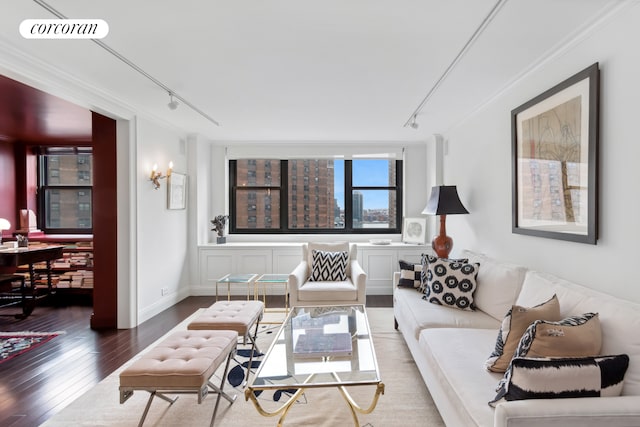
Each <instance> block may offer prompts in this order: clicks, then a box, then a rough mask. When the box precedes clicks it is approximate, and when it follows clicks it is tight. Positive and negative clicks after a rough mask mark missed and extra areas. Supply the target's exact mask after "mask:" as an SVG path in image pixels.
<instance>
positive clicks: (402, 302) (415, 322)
mask: <svg viewBox="0 0 640 427" xmlns="http://www.w3.org/2000/svg"><path fill="white" fill-rule="evenodd" d="M393 313H394V316H395V317H396V320H397V321H398V323H399V324H400V327H401V329H403V331H404V332H405V333H411V335H412V336H413V337H414V339H415V340H418V335H419V334H420V331H421V330H423V329H425V328H457V327H458V328H484V329H493V330H494V337H493V339H492V342H494V341H495V330H496V329H498V327H499V326H500V322H498V321H497V320H496V319H494V318H493V317H491V316H489V315H488V314H487V313H483V312H482V311H478V310H476V311H464V310H452V309H450V308H447V307H443V306H440V305H436V304H429V303H428V302H426V301H424V300H423V299H422V298H420V294H419V293H417V292H416V291H415V290H413V289H410V288H398V287H396V288H395V289H394V293H393ZM405 328H407V329H409V330H406V329H405ZM485 357H486V355H485Z"/></svg>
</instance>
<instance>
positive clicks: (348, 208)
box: [228, 159, 403, 235]
mask: <svg viewBox="0 0 640 427" xmlns="http://www.w3.org/2000/svg"><path fill="white" fill-rule="evenodd" d="M238 160H240V159H232V160H229V189H228V197H229V207H230V213H231V214H230V215H229V233H230V234H337V235H342V234H398V233H401V232H402V218H403V212H402V201H403V181H402V176H403V172H402V170H403V169H402V167H403V162H402V160H398V159H395V160H394V159H389V161H394V162H395V166H396V168H395V169H396V176H395V182H396V185H395V186H386V187H385V186H356V187H354V186H353V179H352V172H353V169H352V164H353V163H352V162H353V160H351V159H348V160H347V159H344V162H345V164H344V175H345V177H344V204H345V207H344V211H345V224H344V227H343V228H288V224H287V223H288V218H289V212H288V209H289V202H288V200H289V173H288V172H289V163H288V162H289V160H286V159H284V160H283V159H280V185H279V186H277V185H273V184H272V185H270V186H260V185H256V186H238V185H237V162H238ZM255 160H268V159H255ZM292 160H304V159H292ZM309 160H312V159H309ZM338 160H343V159H338ZM354 160H356V161H357V160H367V159H354ZM238 189H242V190H265V189H276V190H277V191H279V192H280V227H279V228H272V229H268V228H260V229H251V228H241V229H238V228H237V224H236V217H235V212H236V210H237V209H236V208H237V197H236V191H237V190H238ZM354 190H388V191H395V192H396V206H395V208H396V218H395V219H396V227H395V228H353V197H352V194H353V191H354ZM309 197H312V195H310V196H309ZM389 209H390V210H391V206H389Z"/></svg>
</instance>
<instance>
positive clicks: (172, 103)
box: [167, 92, 180, 110]
mask: <svg viewBox="0 0 640 427" xmlns="http://www.w3.org/2000/svg"><path fill="white" fill-rule="evenodd" d="M169 98H170V99H171V101H169V103H168V104H167V107H169V109H170V110H175V109H176V108H178V105H180V103H179V102H178V101H176V100H175V99H173V93H172V92H169Z"/></svg>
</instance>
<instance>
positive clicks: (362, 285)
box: [288, 242, 367, 307]
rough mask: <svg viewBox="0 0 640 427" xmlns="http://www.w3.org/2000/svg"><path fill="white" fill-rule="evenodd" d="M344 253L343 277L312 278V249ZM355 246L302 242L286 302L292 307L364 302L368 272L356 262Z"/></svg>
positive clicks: (290, 278)
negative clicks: (336, 279) (329, 278)
mask: <svg viewBox="0 0 640 427" xmlns="http://www.w3.org/2000/svg"><path fill="white" fill-rule="evenodd" d="M314 249H316V250H321V251H326V252H343V251H345V252H347V254H348V258H347V264H346V280H343V281H317V280H316V281H312V280H309V278H310V276H311V273H312V265H313V250H314ZM357 255H358V252H357V246H356V245H355V244H353V243H352V244H349V243H347V242H344V243H305V244H303V245H302V261H301V262H300V264H298V266H297V267H296V268H295V269H294V270H293V271H292V272H291V274H289V284H288V285H289V304H290V306H291V307H295V306H312V305H344V304H363V305H364V304H365V302H366V293H365V292H366V284H367V275H366V273H365V272H364V270H363V269H362V267H361V266H360V263H358V258H357Z"/></svg>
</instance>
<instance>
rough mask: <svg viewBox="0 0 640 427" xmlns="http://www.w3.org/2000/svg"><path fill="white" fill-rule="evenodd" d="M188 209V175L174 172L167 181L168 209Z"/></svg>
mask: <svg viewBox="0 0 640 427" xmlns="http://www.w3.org/2000/svg"><path fill="white" fill-rule="evenodd" d="M186 207H187V175H185V174H182V173H177V172H173V173H172V174H171V175H170V176H169V178H168V179H167V209H184V208H186Z"/></svg>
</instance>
